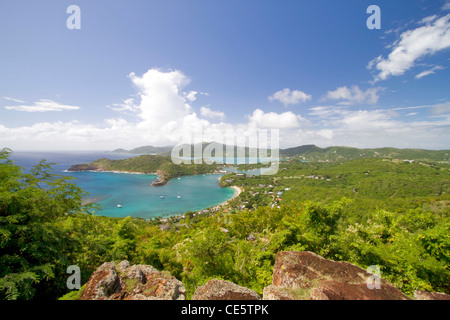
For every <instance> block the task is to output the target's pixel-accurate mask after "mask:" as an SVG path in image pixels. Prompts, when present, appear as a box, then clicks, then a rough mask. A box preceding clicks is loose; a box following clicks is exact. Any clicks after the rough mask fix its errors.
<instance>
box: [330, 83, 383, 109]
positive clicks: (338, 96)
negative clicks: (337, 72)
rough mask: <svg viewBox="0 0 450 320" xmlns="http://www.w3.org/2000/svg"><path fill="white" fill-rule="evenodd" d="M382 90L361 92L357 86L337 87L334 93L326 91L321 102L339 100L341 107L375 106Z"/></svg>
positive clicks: (374, 89)
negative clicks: (354, 105) (366, 104)
mask: <svg viewBox="0 0 450 320" xmlns="http://www.w3.org/2000/svg"><path fill="white" fill-rule="evenodd" d="M381 90H382V88H379V87H377V88H369V89H367V90H366V91H362V90H361V89H360V88H359V87H358V86H352V87H351V88H348V87H347V86H344V87H339V88H337V89H336V90H334V91H328V93H327V94H326V95H325V97H324V98H323V99H322V100H339V101H340V102H339V104H341V105H353V104H363V103H368V104H376V103H377V102H378V93H379V92H380V91H381Z"/></svg>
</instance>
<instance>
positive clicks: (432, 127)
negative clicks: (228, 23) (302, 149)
mask: <svg viewBox="0 0 450 320" xmlns="http://www.w3.org/2000/svg"><path fill="white" fill-rule="evenodd" d="M130 80H131V81H132V82H133V84H135V86H136V89H137V95H136V97H135V98H129V99H125V100H123V102H122V103H120V104H118V105H117V106H116V107H117V108H118V109H119V110H121V111H124V110H125V111H132V112H133V113H134V114H135V115H136V117H135V118H134V120H125V119H123V118H121V117H120V116H119V115H118V116H117V117H113V118H109V119H105V120H104V121H103V122H96V124H87V123H81V122H77V121H69V122H62V121H58V122H39V123H35V124H33V125H30V126H21V127H6V125H0V144H1V145H2V146H8V147H11V148H12V149H13V150H27V149H28V150H43V149H57V150H113V149H115V148H118V147H122V148H134V147H137V146H142V145H155V146H163V145H175V144H177V143H179V142H180V141H181V140H182V139H183V138H186V137H190V136H191V134H192V133H193V132H198V131H201V133H202V136H200V137H203V141H213V140H215V139H214V138H215V137H220V136H223V134H224V132H226V131H227V130H242V132H244V133H245V132H251V130H254V129H258V128H259V129H279V131H280V147H282V148H286V147H293V146H298V145H302V144H311V143H313V144H317V145H319V146H322V147H323V146H330V145H346V146H354V147H381V146H395V147H418V148H420V147H424V148H439V149H442V148H450V145H449V142H448V141H450V137H449V130H450V115H449V114H448V113H449V112H450V102H444V103H439V104H435V105H424V106H413V107H401V108H397V109H396V110H383V109H377V110H373V109H370V110H354V109H355V108H354V107H352V108H351V109H350V107H347V106H343V105H340V106H316V107H314V108H310V109H309V112H308V113H307V114H306V116H307V117H308V118H304V117H302V116H301V115H300V114H296V113H294V112H283V113H276V112H264V111H262V110H261V109H256V110H254V111H252V112H251V113H250V115H249V116H248V117H247V119H245V120H244V121H242V122H241V123H237V124H231V123H226V122H224V121H221V122H219V123H217V122H216V123H214V122H212V121H209V120H208V119H209V118H211V117H212V119H219V118H220V117H222V114H223V116H225V113H223V112H220V111H215V110H211V109H210V107H208V106H205V107H203V109H200V112H199V114H197V113H195V112H194V111H193V108H191V106H190V105H189V102H190V101H189V100H188V99H187V97H186V96H185V95H184V92H186V90H184V89H185V88H186V87H187V86H188V84H189V79H188V78H187V77H186V76H185V75H184V74H183V73H182V72H181V71H177V70H175V71H161V70H157V69H151V70H149V71H148V72H146V73H145V74H143V75H142V76H137V75H135V74H134V73H132V74H130ZM349 91H350V95H348V94H347V95H337V93H336V95H337V96H338V97H340V98H342V97H344V98H346V99H342V100H343V101H344V102H345V101H352V100H358V99H356V98H355V97H358V96H359V93H358V94H355V92H357V91H352V90H350V89H349ZM361 92H363V93H364V94H366V91H362V90H361ZM364 94H363V95H364ZM364 99H365V101H366V102H367V101H368V100H370V95H367V94H366V95H365V98H364ZM421 108H424V109H425V108H428V110H429V114H430V115H434V116H435V118H431V116H430V117H428V118H427V119H426V120H422V121H415V122H408V121H411V120H412V119H416V118H412V117H403V118H402V117H401V115H399V114H398V113H396V112H392V111H399V112H400V111H401V110H405V112H404V113H405V114H406V113H408V112H419V110H420V109H421ZM407 110H410V111H407ZM420 114H421V115H422V114H424V113H420ZM407 118H408V121H407V120H406V119H407ZM417 118H418V119H424V117H420V118H419V117H417ZM195 142H200V141H195Z"/></svg>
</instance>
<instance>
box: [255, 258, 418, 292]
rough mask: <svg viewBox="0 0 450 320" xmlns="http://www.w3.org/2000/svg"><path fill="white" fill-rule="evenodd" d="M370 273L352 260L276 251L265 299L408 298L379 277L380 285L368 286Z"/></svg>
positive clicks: (265, 290)
mask: <svg viewBox="0 0 450 320" xmlns="http://www.w3.org/2000/svg"><path fill="white" fill-rule="evenodd" d="M371 276H373V275H372V274H371V273H368V272H366V270H363V269H361V268H359V267H357V266H355V265H353V264H350V263H346V262H336V261H331V260H327V259H325V258H323V257H321V256H319V255H317V254H315V253H312V252H295V251H283V252H279V253H277V255H276V258H275V266H274V270H273V277H272V285H271V286H268V287H266V288H265V289H264V292H263V299H266V300H269V299H270V300H409V298H408V297H407V296H405V295H404V294H403V293H402V292H401V291H400V290H398V289H397V288H396V287H394V286H393V285H391V284H390V283H388V282H386V281H385V280H383V279H380V289H376V288H373V289H369V288H368V285H367V280H368V279H369V277H371Z"/></svg>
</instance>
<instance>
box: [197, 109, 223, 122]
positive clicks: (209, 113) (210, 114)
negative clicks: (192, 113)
mask: <svg viewBox="0 0 450 320" xmlns="http://www.w3.org/2000/svg"><path fill="white" fill-rule="evenodd" d="M200 114H201V115H202V116H203V117H206V118H213V119H219V120H223V119H225V113H223V112H221V111H213V110H211V109H210V108H208V107H207V106H203V107H201V108H200Z"/></svg>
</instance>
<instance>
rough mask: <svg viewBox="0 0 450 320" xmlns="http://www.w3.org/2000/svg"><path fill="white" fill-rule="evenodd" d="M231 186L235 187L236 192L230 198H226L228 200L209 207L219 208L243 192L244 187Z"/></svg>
mask: <svg viewBox="0 0 450 320" xmlns="http://www.w3.org/2000/svg"><path fill="white" fill-rule="evenodd" d="M231 188H233V189H234V194H233V196H232V197H231V198H230V199H228V200H226V201H224V202H222V203H219V204H218V205H215V206H214V207H210V208H209V209H219V208H220V207H222V206H225V205H227V204H228V202H230V201H231V200H233V199H234V198H236V197H238V196H239V195H240V194H241V192H242V189H241V188H239V187H238V186H231Z"/></svg>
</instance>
